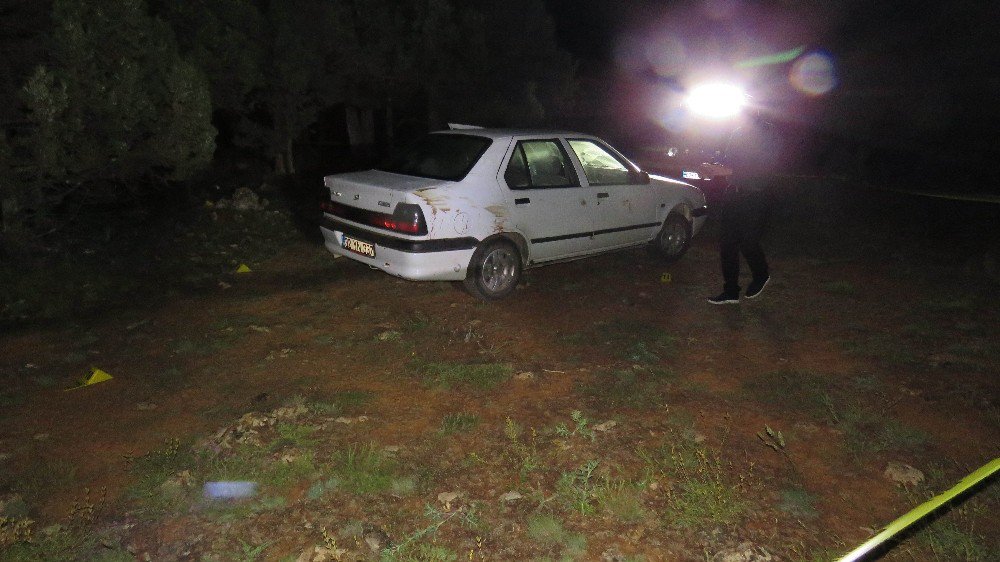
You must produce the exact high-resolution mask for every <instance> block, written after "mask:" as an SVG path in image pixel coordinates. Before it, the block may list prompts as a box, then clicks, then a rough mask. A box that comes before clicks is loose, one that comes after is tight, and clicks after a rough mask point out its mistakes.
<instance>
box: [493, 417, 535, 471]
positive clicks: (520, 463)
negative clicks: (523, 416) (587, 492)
mask: <svg viewBox="0 0 1000 562" xmlns="http://www.w3.org/2000/svg"><path fill="white" fill-rule="evenodd" d="M503 434H504V437H506V438H507V444H508V446H509V448H510V449H509V451H506V452H505V453H504V456H505V457H507V459H508V460H510V461H511V462H512V463H513V464H515V465H517V467H518V472H519V473H520V475H521V478H522V479H523V478H524V477H525V476H526V475H527V474H528V473H530V472H532V471H535V470H538V468H539V467H540V466H541V462H542V461H541V458H540V457H539V455H538V442H537V440H536V437H537V433H536V432H535V430H534V429H533V428H532V430H531V439H530V441H529V442H525V441H524V438H523V434H524V428H522V427H521V426H520V425H519V424H518V423H516V422H515V421H514V420H512V419H510V418H507V420H506V421H505V422H504V428H503Z"/></svg>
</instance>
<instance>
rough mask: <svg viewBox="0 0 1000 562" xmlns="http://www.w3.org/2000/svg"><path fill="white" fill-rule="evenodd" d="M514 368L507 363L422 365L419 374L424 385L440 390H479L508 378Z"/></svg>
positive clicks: (488, 387)
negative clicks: (468, 388)
mask: <svg viewBox="0 0 1000 562" xmlns="http://www.w3.org/2000/svg"><path fill="white" fill-rule="evenodd" d="M513 371H514V368H513V367H512V366H511V365H509V364H507V363H474V364H466V363H453V362H440V363H424V364H423V365H420V367H419V372H420V374H421V377H422V378H423V381H424V384H425V385H427V386H429V387H433V388H441V389H450V388H454V387H472V388H476V389H481V390H489V389H491V388H494V387H495V386H497V385H498V384H500V383H501V382H503V381H505V380H507V379H508V378H510V376H511V374H512V373H513Z"/></svg>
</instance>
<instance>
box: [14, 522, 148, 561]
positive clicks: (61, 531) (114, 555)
mask: <svg viewBox="0 0 1000 562" xmlns="http://www.w3.org/2000/svg"><path fill="white" fill-rule="evenodd" d="M0 521H2V518H0ZM3 538H4V536H3V526H2V524H0V558H2V559H3V560H4V561H5V562H49V561H50V560H88V561H93V562H129V561H131V560H135V557H134V556H133V555H131V554H129V552H128V551H127V550H125V549H124V548H122V547H120V546H116V545H113V544H109V543H110V541H103V540H101V539H102V537H101V536H99V535H98V534H97V533H94V532H90V531H88V530H85V529H76V528H68V527H63V526H58V525H57V526H53V527H50V528H49V529H47V530H46V532H33V531H32V532H31V533H30V535H29V536H28V537H27V540H17V541H14V542H10V543H5V542H4V541H3Z"/></svg>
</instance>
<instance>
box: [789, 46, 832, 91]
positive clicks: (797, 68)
mask: <svg viewBox="0 0 1000 562" xmlns="http://www.w3.org/2000/svg"><path fill="white" fill-rule="evenodd" d="M788 81H789V82H791V83H792V86H794V87H795V88H796V89H797V90H799V91H800V92H802V93H804V94H808V95H811V96H821V95H823V94H826V93H829V92H830V91H831V90H833V89H834V88H835V87H836V86H837V73H836V69H835V68H834V65H833V58H832V57H831V56H830V55H827V54H825V53H809V54H808V55H805V56H803V57H800V58H799V59H798V60H797V61H795V64H793V65H792V69H791V70H790V71H789V74H788Z"/></svg>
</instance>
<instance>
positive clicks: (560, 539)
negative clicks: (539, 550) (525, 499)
mask: <svg viewBox="0 0 1000 562" xmlns="http://www.w3.org/2000/svg"><path fill="white" fill-rule="evenodd" d="M528 537H530V538H531V540H533V541H535V542H536V543H539V544H540V545H542V546H543V547H545V548H548V549H553V548H558V549H560V551H561V552H560V554H561V555H562V557H564V558H566V559H569V560H577V559H579V558H580V557H582V556H583V555H584V554H585V553H586V551H587V539H586V537H584V536H583V535H580V534H574V533H571V532H569V531H567V530H566V528H565V527H564V526H563V523H562V521H560V520H559V518H557V517H556V516H555V515H551V514H547V513H546V514H536V515H532V516H531V517H530V518H529V519H528Z"/></svg>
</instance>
